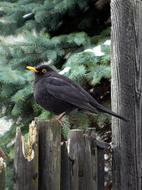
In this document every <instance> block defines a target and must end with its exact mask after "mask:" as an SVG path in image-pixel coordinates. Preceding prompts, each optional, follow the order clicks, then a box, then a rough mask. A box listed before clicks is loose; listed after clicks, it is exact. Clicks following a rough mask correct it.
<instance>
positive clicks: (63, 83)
mask: <svg viewBox="0 0 142 190" xmlns="http://www.w3.org/2000/svg"><path fill="white" fill-rule="evenodd" d="M44 82H45V84H44V85H45V86H46V88H47V91H48V93H49V94H51V95H52V96H54V97H56V98H57V99H60V100H63V101H64V102H68V103H70V104H72V105H74V106H76V107H78V108H81V109H84V110H88V111H91V112H97V110H96V109H95V108H94V107H93V106H91V104H90V103H89V102H90V95H89V94H88V93H87V92H86V91H85V90H84V89H83V88H82V87H80V86H79V85H77V84H75V83H74V82H73V81H71V80H70V79H68V78H66V77H64V76H60V77H58V76H50V77H48V78H46V80H44Z"/></svg>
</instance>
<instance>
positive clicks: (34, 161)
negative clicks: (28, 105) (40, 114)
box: [14, 124, 38, 190]
mask: <svg viewBox="0 0 142 190" xmlns="http://www.w3.org/2000/svg"><path fill="white" fill-rule="evenodd" d="M14 181H15V184H14V189H16V190H38V135H37V127H36V125H34V124H31V126H30V128H29V139H28V144H27V147H25V143H24V139H23V136H22V133H21V130H20V129H19V128H18V129H17V132H16V143H15V160H14Z"/></svg>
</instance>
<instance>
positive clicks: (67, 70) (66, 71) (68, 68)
mask: <svg viewBox="0 0 142 190" xmlns="http://www.w3.org/2000/svg"><path fill="white" fill-rule="evenodd" d="M70 69H71V68H70V67H65V68H64V69H63V70H62V71H60V72H59V74H61V75H64V74H65V73H68V72H69V71H70Z"/></svg>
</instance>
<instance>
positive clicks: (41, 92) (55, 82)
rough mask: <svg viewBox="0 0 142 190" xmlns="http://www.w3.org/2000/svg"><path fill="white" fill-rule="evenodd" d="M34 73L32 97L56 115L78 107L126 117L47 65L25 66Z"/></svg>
mask: <svg viewBox="0 0 142 190" xmlns="http://www.w3.org/2000/svg"><path fill="white" fill-rule="evenodd" d="M27 69H28V70H30V71H32V72H34V73H35V83H34V98H35V100H36V102H37V103H38V104H39V105H40V106H42V107H43V108H45V109H46V110H48V111H50V112H53V113H55V114H57V115H59V114H62V113H66V114H68V113H69V112H71V111H73V110H75V109H78V110H81V111H89V112H92V113H98V112H104V113H108V114H110V115H112V116H115V117H117V118H119V119H122V120H125V121H126V119H125V118H124V117H122V116H120V115H118V114H116V113H115V112H113V111H111V110H109V109H108V108H106V107H104V106H103V105H101V104H99V103H98V102H97V101H96V100H95V99H94V98H93V97H92V96H91V95H90V94H89V93H88V92H87V91H85V90H84V89H83V88H82V87H81V86H79V85H77V84H76V83H74V82H73V81H72V80H70V79H69V78H67V77H65V76H62V75H60V74H58V73H57V72H56V71H54V70H53V69H52V68H50V67H49V66H47V65H40V66H37V67H31V66H27Z"/></svg>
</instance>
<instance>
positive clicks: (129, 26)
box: [111, 0, 142, 190]
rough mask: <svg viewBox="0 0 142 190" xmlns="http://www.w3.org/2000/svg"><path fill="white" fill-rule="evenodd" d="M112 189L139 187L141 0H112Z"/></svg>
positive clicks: (141, 173) (141, 145) (141, 165)
mask: <svg viewBox="0 0 142 190" xmlns="http://www.w3.org/2000/svg"><path fill="white" fill-rule="evenodd" d="M111 18H112V108H113V110H114V111H115V112H117V113H119V114H121V115H123V116H124V117H126V118H127V119H128V120H129V121H128V122H124V121H122V120H119V119H116V118H113V120H112V146H113V170H112V176H113V189H114V190H141V189H142V1H140V0H126V1H124V0H111Z"/></svg>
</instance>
